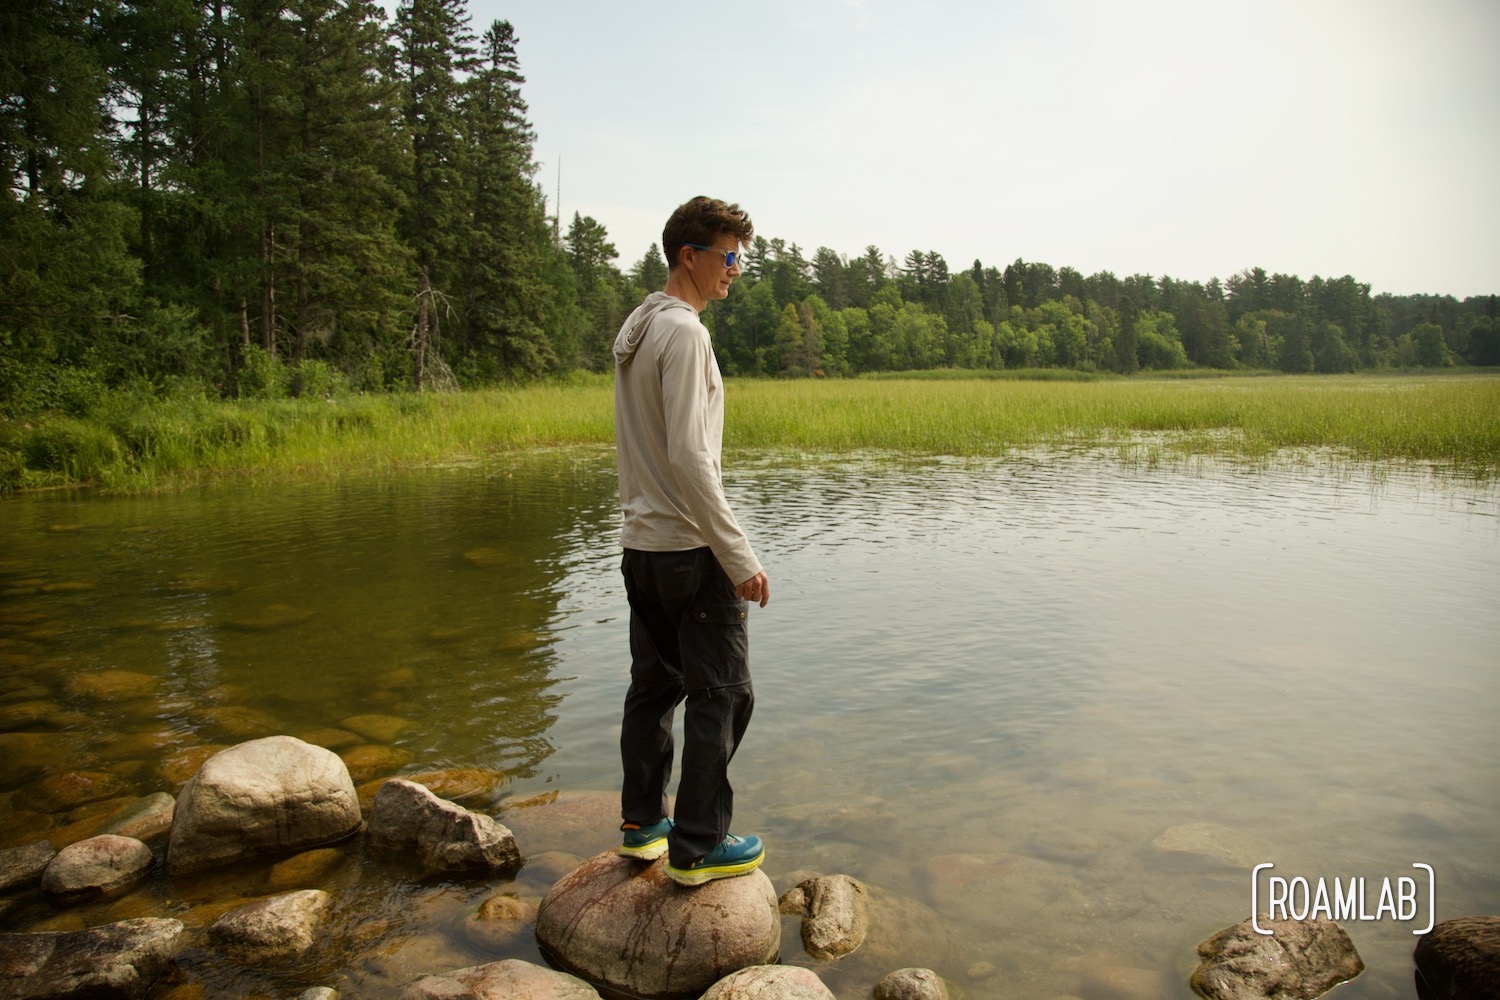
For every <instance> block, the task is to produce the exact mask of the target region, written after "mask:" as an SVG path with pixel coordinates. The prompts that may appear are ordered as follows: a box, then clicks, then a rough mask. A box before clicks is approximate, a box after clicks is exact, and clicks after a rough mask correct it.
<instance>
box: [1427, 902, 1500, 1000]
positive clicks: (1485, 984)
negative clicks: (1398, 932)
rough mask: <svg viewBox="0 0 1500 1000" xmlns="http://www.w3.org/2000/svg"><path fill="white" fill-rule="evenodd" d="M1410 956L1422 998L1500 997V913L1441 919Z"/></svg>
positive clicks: (1464, 999) (1482, 999)
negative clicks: (1414, 965) (1486, 915)
mask: <svg viewBox="0 0 1500 1000" xmlns="http://www.w3.org/2000/svg"><path fill="white" fill-rule="evenodd" d="M1413 957H1414V958H1415V959H1416V962H1417V996H1418V997H1420V998H1421V1000H1500V917H1457V918H1455V919H1453V920H1444V921H1443V922H1442V923H1440V924H1438V925H1437V926H1436V927H1434V928H1433V929H1432V930H1431V931H1429V932H1428V933H1426V934H1423V935H1422V939H1421V940H1420V941H1418V942H1417V950H1416V953H1415V955H1414V956H1413Z"/></svg>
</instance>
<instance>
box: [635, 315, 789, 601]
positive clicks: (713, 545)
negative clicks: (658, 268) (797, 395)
mask: <svg viewBox="0 0 1500 1000" xmlns="http://www.w3.org/2000/svg"><path fill="white" fill-rule="evenodd" d="M614 354H615V453H616V456H617V458H618V460H619V466H620V508H621V510H622V511H623V512H624V515H625V523H624V526H623V528H622V529H621V531H620V544H621V545H623V546H624V547H625V548H627V549H639V550H641V551H645V552H681V551H686V550H688V549H697V548H702V547H703V546H705V545H706V546H708V547H709V548H710V549H712V550H713V554H714V556H715V557H716V558H717V559H718V560H719V565H721V566H723V567H724V572H725V573H726V574H728V576H729V579H730V581H731V582H733V583H734V584H736V585H738V584H741V583H744V582H745V581H746V580H748V579H750V578H751V577H753V576H755V574H757V573H759V572H760V571H761V565H760V561H759V560H758V559H756V558H755V553H754V551H752V550H751V548H750V540H749V539H748V538H746V537H745V532H744V529H742V528H741V527H740V524H739V522H738V521H737V520H735V517H734V512H733V511H731V510H730V509H729V501H728V500H726V499H725V498H724V483H723V475H722V472H721V469H720V452H721V451H722V449H723V440H724V382H723V380H722V379H720V377H719V365H718V361H717V360H716V359H715V358H714V349H713V343H712V341H711V340H710V339H709V335H708V329H707V328H706V327H704V325H703V324H702V323H701V322H699V320H698V313H697V311H696V310H695V309H694V308H693V307H692V306H690V305H688V304H687V303H686V302H684V301H683V300H681V299H679V298H677V297H675V296H672V295H668V294H667V293H666V292H652V293H651V294H650V295H648V296H646V300H645V301H644V302H642V303H641V304H640V305H639V306H638V307H636V310H635V311H634V312H632V313H631V314H630V316H629V317H627V318H626V320H625V324H624V325H623V326H622V327H620V333H619V335H618V336H616V337H615V347H614Z"/></svg>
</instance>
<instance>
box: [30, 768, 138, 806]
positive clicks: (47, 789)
mask: <svg viewBox="0 0 1500 1000" xmlns="http://www.w3.org/2000/svg"><path fill="white" fill-rule="evenodd" d="M129 791H130V789H129V786H127V785H126V784H125V782H124V781H123V780H121V779H120V778H119V777H117V776H115V775H113V774H109V773H107V772H104V771H65V772H63V773H62V774H51V775H48V776H47V777H45V778H42V779H41V780H40V781H38V782H36V783H35V784H32V785H30V786H28V787H26V788H23V789H21V790H20V791H19V792H17V793H16V794H15V798H14V799H12V800H11V801H12V803H13V804H14V805H15V807H16V808H19V809H29V810H32V811H33V812H42V813H59V812H66V811H68V810H69V809H76V808H78V807H79V806H81V805H86V804H88V803H90V802H98V801H99V800H101V799H113V798H118V797H120V796H121V795H124V794H125V793H127V792H129Z"/></svg>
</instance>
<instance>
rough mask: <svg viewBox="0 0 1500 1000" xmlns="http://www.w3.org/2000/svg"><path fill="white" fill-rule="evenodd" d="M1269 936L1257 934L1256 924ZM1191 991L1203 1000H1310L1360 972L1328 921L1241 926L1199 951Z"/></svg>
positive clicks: (1264, 920)
mask: <svg viewBox="0 0 1500 1000" xmlns="http://www.w3.org/2000/svg"><path fill="white" fill-rule="evenodd" d="M1257 922H1258V923H1259V924H1260V926H1261V927H1262V928H1264V929H1266V930H1269V931H1271V933H1270V934H1269V935H1266V934H1258V933H1256V931H1255V924H1256V923H1257ZM1198 957H1199V958H1200V959H1202V961H1201V962H1199V964H1198V968H1197V969H1195V970H1193V976H1192V986H1193V989H1195V990H1197V991H1198V994H1199V995H1200V996H1203V997H1207V998H1208V1000H1312V998H1313V997H1317V996H1322V995H1323V994H1324V993H1326V992H1327V991H1328V990H1330V989H1332V988H1333V987H1335V986H1337V985H1338V984H1339V983H1342V982H1344V981H1346V980H1349V979H1353V978H1354V977H1355V976H1357V975H1359V974H1360V973H1361V972H1363V971H1364V968H1365V963H1364V962H1363V961H1361V960H1360V957H1359V953H1358V952H1356V951H1355V950H1354V944H1353V942H1351V941H1350V940H1349V935H1347V934H1345V933H1344V929H1343V928H1342V927H1340V926H1339V925H1338V924H1336V923H1334V922H1333V921H1332V920H1322V919H1318V920H1272V919H1270V918H1269V917H1267V916H1266V915H1265V914H1261V915H1260V916H1259V917H1258V918H1257V920H1250V919H1246V920H1242V921H1240V922H1239V923H1237V924H1235V925H1233V926H1231V927H1226V928H1224V929H1223V930H1221V931H1219V933H1217V934H1215V935H1214V936H1213V937H1211V938H1208V939H1207V940H1206V941H1204V942H1202V943H1201V944H1199V945H1198Z"/></svg>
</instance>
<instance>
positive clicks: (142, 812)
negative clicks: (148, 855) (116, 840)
mask: <svg viewBox="0 0 1500 1000" xmlns="http://www.w3.org/2000/svg"><path fill="white" fill-rule="evenodd" d="M176 808H177V800H176V799H174V798H173V797H172V796H170V795H168V794H167V793H166V792H156V793H154V794H151V795H147V796H146V797H144V798H140V799H136V800H135V801H134V802H132V803H131V804H130V805H128V806H126V807H125V809H123V810H122V811H120V812H119V813H117V814H116V815H115V817H114V818H113V819H111V820H110V821H109V822H108V823H106V824H105V825H104V829H102V830H101V831H100V832H101V833H116V834H119V835H120V836H122V837H134V838H135V839H136V840H151V839H153V838H155V837H160V836H163V835H165V834H166V833H168V832H169V831H170V830H171V829H172V813H173V812H174V811H175V810H176Z"/></svg>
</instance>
